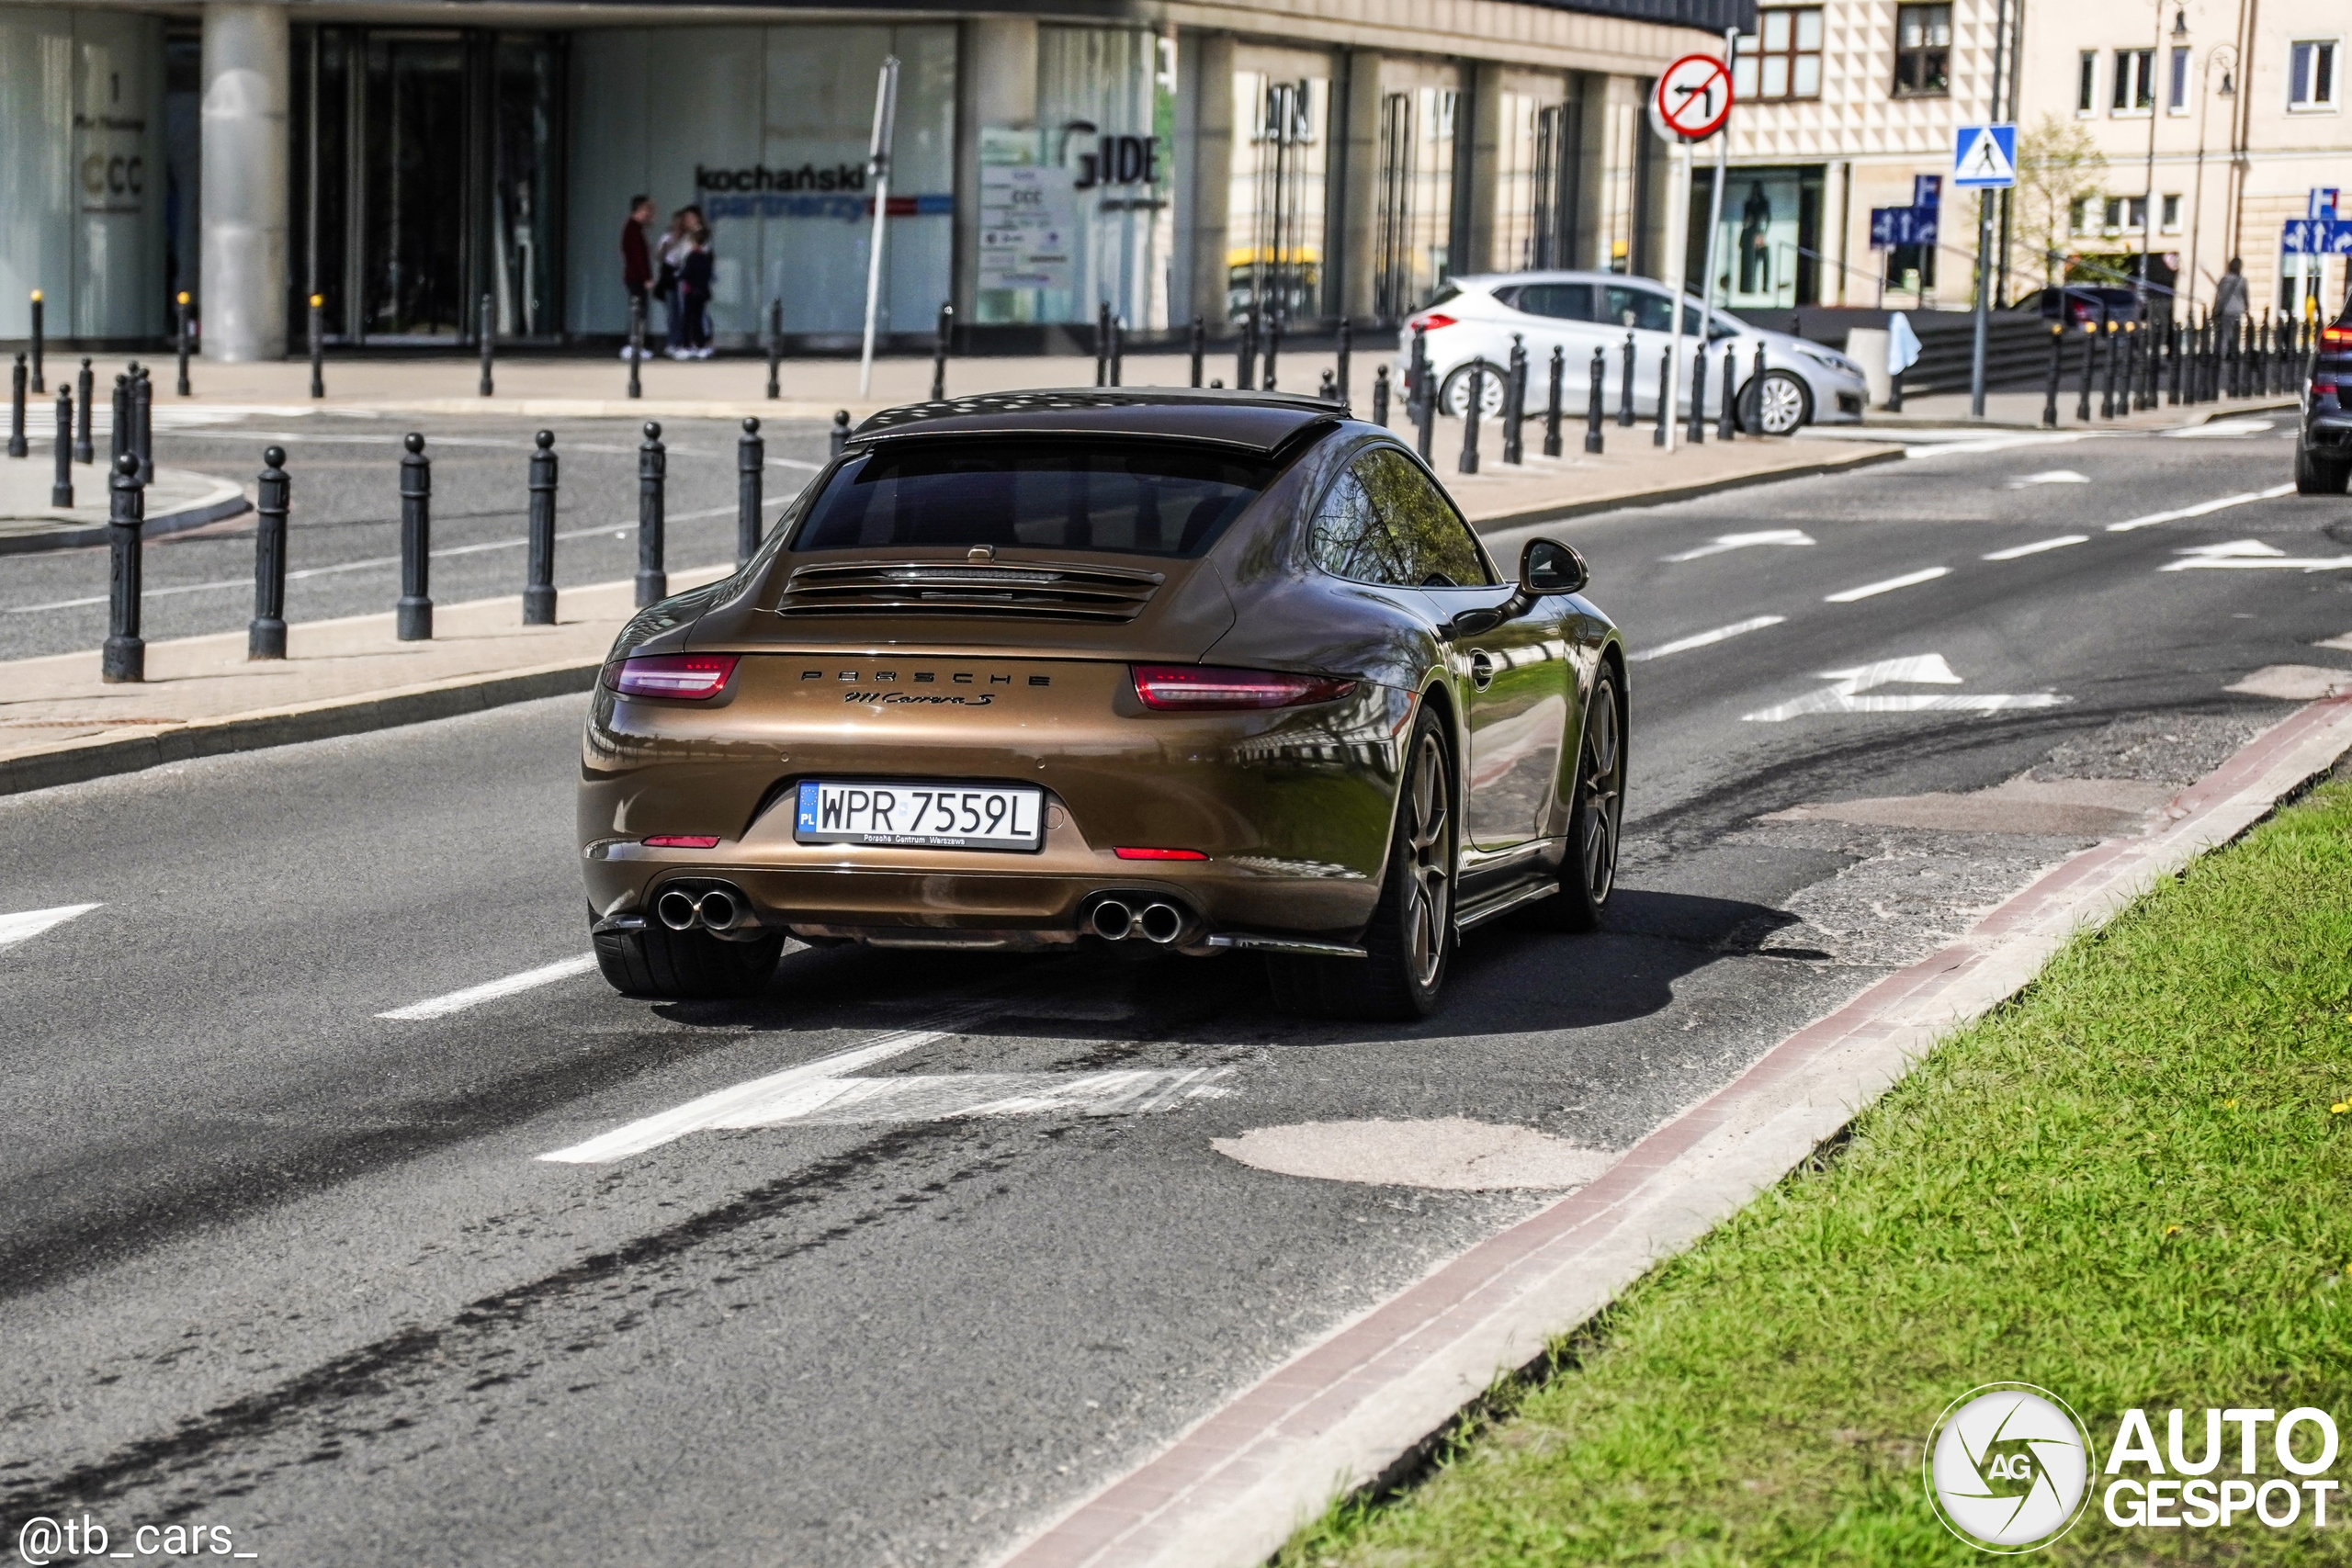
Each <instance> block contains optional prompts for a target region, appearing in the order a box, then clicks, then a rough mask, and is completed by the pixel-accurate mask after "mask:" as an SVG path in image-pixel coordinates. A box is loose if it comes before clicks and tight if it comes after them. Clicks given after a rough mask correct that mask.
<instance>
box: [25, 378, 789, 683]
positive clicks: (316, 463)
mask: <svg viewBox="0 0 2352 1568" xmlns="http://www.w3.org/2000/svg"><path fill="white" fill-rule="evenodd" d="M204 412H206V411H203V410H178V409H165V410H160V411H158V415H159V423H158V426H157V429H156V431H155V461H156V462H157V463H158V464H159V465H163V466H165V467H169V468H188V469H193V470H195V471H197V472H199V473H206V474H217V475H219V476H220V477H221V478H223V479H235V480H238V481H239V482H241V483H243V484H245V485H247V487H248V490H249V491H250V487H251V484H252V481H253V479H254V476H255V475H257V474H259V473H260V472H261V467H262V462H261V454H262V451H263V449H264V448H265V447H267V446H272V445H277V446H283V447H285V449H286V471H287V472H288V475H290V476H291V477H292V479H293V491H292V493H293V502H292V508H291V511H290V513H289V514H288V519H287V558H286V564H287V573H286V576H287V581H286V618H287V619H288V620H289V621H296V620H300V621H317V620H327V619H331V618H334V617H335V616H340V615H369V614H375V613H381V612H387V611H390V609H391V607H392V604H393V602H394V601H395V600H397V599H398V598H399V597H400V592H401V586H400V584H401V574H400V558H401V503H400V459H401V438H402V437H403V436H404V435H405V434H407V433H408V432H410V431H412V430H413V431H415V432H417V433H418V434H422V435H423V436H424V438H425V455H426V456H427V457H430V458H431V459H432V462H433V470H432V474H433V561H432V581H431V586H432V592H433V597H434V599H435V601H436V602H437V603H440V604H462V603H464V602H465V601H467V600H469V599H487V598H492V597H495V596H498V595H501V594H509V593H518V592H522V588H523V575H524V568H525V561H526V549H525V538H526V534H525V530H526V523H527V518H528V511H527V508H528V506H529V500H530V497H529V491H528V489H527V484H528V479H529V464H530V454H531V452H532V450H533V447H532V436H533V434H535V433H536V432H537V431H538V430H541V429H548V430H552V431H553V432H554V433H555V437H556V444H555V451H556V456H557V468H558V491H557V511H556V526H557V530H558V536H557V543H556V571H555V580H556V585H557V587H558V588H559V590H560V589H561V588H563V587H565V586H568V585H571V584H574V583H584V582H611V581H617V580H620V579H623V578H628V577H632V576H634V575H635V574H636V571H637V507H638V478H637V476H638V449H639V445H640V443H641V442H642V441H643V439H644V437H643V434H642V433H641V431H640V429H639V424H637V423H631V422H628V421H625V420H553V421H535V420H520V419H514V418H492V417H480V418H456V417H449V416H438V417H429V418H428V417H424V416H413V417H395V416H377V415H372V414H366V413H355V412H318V413H309V414H305V415H298V416H295V417H290V418H281V417H276V416H269V415H242V416H238V417H235V418H232V419H224V420H220V421H219V422H217V423H180V422H181V421H183V420H187V419H193V418H198V417H201V416H202V415H203V414H204ZM166 420H168V421H170V422H171V423H164V421H166ZM741 434H742V431H741V427H740V425H739V424H737V423H733V422H729V421H723V420H682V421H672V422H669V423H665V424H663V425H662V437H661V439H662V444H663V446H665V447H667V449H668V464H667V467H668V479H667V488H666V494H665V497H664V500H665V510H666V526H665V529H664V534H665V536H666V542H667V547H668V560H669V564H670V565H671V566H673V567H686V566H704V565H707V564H710V563H712V562H715V561H726V560H732V559H734V558H735V507H736V443H737V442H738V440H739V439H740V438H741ZM761 434H762V437H763V440H764V441H765V443H766V453H765V457H766V467H765V469H764V473H765V483H764V485H763V490H764V491H765V494H766V499H767V505H766V506H765V507H764V508H763V513H764V515H765V517H766V519H767V521H768V522H769V523H770V524H773V523H774V522H775V516H776V513H777V512H778V511H779V510H780V508H781V506H782V504H783V503H784V502H786V501H787V500H789V499H790V498H791V497H792V496H793V495H795V494H797V492H798V491H799V489H800V487H801V486H802V485H803V484H804V483H806V482H807V481H808V480H809V478H810V477H811V476H812V475H814V474H815V472H816V470H817V469H818V468H820V467H821V466H822V465H823V462H824V459H825V455H826V451H827V448H828V446H829V443H830V440H831V436H830V434H829V427H828V426H827V425H825V424H823V423H818V422H815V421H809V420H795V421H771V422H765V423H763V426H762V430H761ZM99 445H100V450H101V452H103V450H104V446H105V444H104V443H103V442H101V443H100V444H99ZM93 472H96V470H95V469H85V470H79V471H77V479H76V483H81V482H83V479H81V478H80V477H79V476H80V475H82V474H87V473H93ZM145 573H146V584H145V587H146V593H145V602H144V604H143V606H142V610H141V614H142V616H143V619H144V625H143V626H141V631H142V633H143V634H144V635H145V636H146V637H148V638H149V639H150V640H153V639H156V638H162V637H193V636H197V635H199V634H201V633H205V632H226V631H235V630H237V629H239V628H241V627H242V626H244V625H245V623H246V621H247V620H248V619H250V618H251V616H252V615H253V613H254V594H253V581H254V518H253V514H252V513H245V514H244V515H243V517H239V518H233V519H230V520H228V521H225V522H222V523H219V524H215V525H210V526H209V527H205V528H200V529H192V530H190V531H188V532H187V533H184V534H166V535H162V536H158V537H156V538H155V539H153V540H151V541H150V542H149V544H148V546H147V549H146V559H145ZM106 635H107V550H106V549H105V548H104V547H96V548H90V549H78V550H51V551H44V552H40V553H38V554H31V555H21V556H7V557H0V659H23V658H28V657H31V656H34V655H39V654H45V653H67V652H72V651H74V650H75V649H89V648H96V646H97V645H98V644H100V643H101V642H104V641H105V640H106Z"/></svg>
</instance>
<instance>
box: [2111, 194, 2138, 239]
mask: <svg viewBox="0 0 2352 1568" xmlns="http://www.w3.org/2000/svg"><path fill="white" fill-rule="evenodd" d="M2100 217H2101V220H2102V221H2101V224H2100V227H2101V228H2103V229H2104V230H2106V231H2107V232H2109V233H2110V234H2120V233H2124V232H2126V231H2132V230H2138V229H2144V228H2146V227H2147V226H2148V198H2147V197H2144V196H2110V197H2108V198H2107V202H2106V210H2105V212H2103V213H2102V214H2101V215H2100Z"/></svg>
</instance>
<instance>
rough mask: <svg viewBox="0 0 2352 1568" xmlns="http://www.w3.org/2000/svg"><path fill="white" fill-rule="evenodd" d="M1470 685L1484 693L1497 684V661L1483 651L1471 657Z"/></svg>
mask: <svg viewBox="0 0 2352 1568" xmlns="http://www.w3.org/2000/svg"><path fill="white" fill-rule="evenodd" d="M1470 683H1471V684H1472V685H1473V686H1476V687H1477V688H1478V690H1480V691H1482V692H1483V691H1485V690H1486V689H1487V687H1489V686H1491V685H1493V684H1494V683H1495V661H1494V660H1491V659H1489V658H1487V656H1486V654H1485V653H1484V652H1483V651H1481V652H1478V653H1474V654H1472V655H1471V656H1470Z"/></svg>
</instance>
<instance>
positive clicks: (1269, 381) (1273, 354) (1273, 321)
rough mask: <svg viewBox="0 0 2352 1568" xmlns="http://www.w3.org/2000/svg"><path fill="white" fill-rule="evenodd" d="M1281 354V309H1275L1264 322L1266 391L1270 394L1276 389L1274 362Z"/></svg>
mask: <svg viewBox="0 0 2352 1568" xmlns="http://www.w3.org/2000/svg"><path fill="white" fill-rule="evenodd" d="M1282 353H1283V313H1282V310H1281V308H1280V307H1276V309H1275V310H1274V313H1273V314H1272V316H1270V317H1268V318H1267V320H1266V390H1268V391H1270V392H1271V391H1273V390H1275V389H1276V384H1275V381H1274V361H1275V360H1277V359H1280V358H1281V357H1282Z"/></svg>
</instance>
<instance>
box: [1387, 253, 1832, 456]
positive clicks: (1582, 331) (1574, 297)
mask: <svg viewBox="0 0 2352 1568" xmlns="http://www.w3.org/2000/svg"><path fill="white" fill-rule="evenodd" d="M1682 303H1683V323H1682V331H1683V338H1682V344H1683V348H1682V353H1683V363H1682V365H1681V367H1679V370H1678V372H1677V375H1676V378H1675V391H1674V403H1675V410H1676V413H1677V415H1678V417H1680V416H1687V415H1688V414H1689V412H1690V409H1691V370H1690V363H1691V355H1692V351H1693V350H1694V349H1695V348H1696V347H1697V345H1698V342H1699V319H1700V304H1699V301H1698V300H1697V299H1693V298H1692V297H1691V296H1690V295H1687V294H1686V295H1684V296H1683V300H1682ZM1416 324H1419V325H1421V326H1425V327H1426V328H1428V330H1429V356H1430V372H1431V374H1432V375H1433V376H1435V378H1437V384H1438V408H1439V410H1440V411H1441V412H1444V413H1445V414H1447V415H1449V416H1450V417H1453V418H1456V419H1458V418H1460V417H1461V415H1462V412H1463V409H1464V406H1465V405H1466V404H1467V403H1468V402H1469V400H1470V382H1471V378H1472V370H1473V367H1474V366H1476V365H1480V364H1483V365H1484V366H1485V367H1486V387H1485V395H1484V396H1483V397H1482V398H1481V400H1480V402H1479V410H1480V417H1482V418H1492V417H1494V416H1497V415H1499V414H1500V413H1501V412H1502V407H1503V376H1504V367H1506V366H1508V365H1509V364H1510V345H1511V339H1512V338H1514V337H1516V338H1519V339H1520V340H1521V342H1523V343H1524V344H1526V347H1527V361H1528V364H1527V407H1528V411H1529V412H1531V413H1534V412H1539V411H1541V410H1542V409H1543V408H1544V406H1545V403H1546V401H1547V400H1548V399H1549V397H1550V380H1551V374H1552V371H1551V361H1552V351H1553V349H1554V348H1555V347H1556V348H1562V349H1565V350H1566V367H1565V368H1566V376H1565V378H1564V381H1565V385H1564V386H1563V388H1562V402H1563V404H1564V405H1565V406H1566V409H1567V411H1568V412H1569V415H1570V417H1572V418H1582V417H1583V415H1584V413H1585V409H1586V402H1587V399H1588V398H1589V395H1590V393H1589V388H1590V382H1589V377H1590V375H1591V362H1592V356H1593V351H1594V350H1595V349H1598V350H1600V353H1601V356H1602V358H1601V364H1602V369H1603V374H1602V377H1601V406H1602V408H1603V409H1604V410H1605V411H1607V412H1608V414H1609V415H1610V416H1611V417H1614V416H1615V414H1616V412H1617V409H1618V405H1619V402H1620V400H1622V398H1623V383H1624V374H1625V368H1624V353H1625V347H1626V344H1629V343H1630V344H1632V345H1633V350H1634V375H1633V381H1634V396H1633V403H1634V413H1635V414H1637V415H1643V416H1647V417H1650V418H1655V417H1656V416H1657V399H1658V380H1659V371H1660V367H1661V366H1662V364H1663V362H1664V354H1665V350H1666V347H1667V345H1668V343H1669V342H1671V341H1672V337H1673V330H1674V316H1673V314H1672V307H1671V306H1670V305H1669V304H1668V295H1667V289H1666V287H1665V285H1663V284H1659V283H1653V282H1651V281H1650V280H1649V279H1648V278H1645V277H1629V276H1626V275H1624V274H1623V273H1613V272H1510V273H1493V274H1487V275H1485V276H1476V277H1456V278H1453V279H1450V280H1449V281H1448V282H1446V283H1445V284H1444V285H1443V286H1442V288H1439V289H1438V291H1437V294H1436V296H1435V297H1434V298H1433V299H1430V302H1429V303H1428V304H1427V305H1425V306H1423V307H1422V308H1421V309H1420V310H1417V311H1415V312H1414V313H1413V314H1412V315H1411V316H1410V317H1408V319H1407V320H1406V321H1405V324H1404V326H1403V328H1402V329H1401V330H1400V331H1399V332H1398V333H1397V375H1398V377H1399V382H1398V384H1399V385H1400V386H1401V385H1403V384H1404V382H1403V379H1402V378H1403V377H1404V376H1405V375H1407V374H1408V372H1409V369H1410V360H1411V355H1412V344H1413V328H1414V326H1415V325H1416ZM1706 344H1707V390H1706V405H1707V407H1706V412H1708V413H1709V414H1711V415H1712V414H1713V412H1715V411H1716V410H1717V409H1718V408H1719V407H1721V401H1720V400H1721V399H1722V397H1723V364H1724V350H1725V349H1726V348H1728V349H1730V350H1731V351H1732V352H1733V355H1734V357H1735V360H1736V364H1737V365H1738V367H1739V377H1738V389H1737V402H1736V407H1737V409H1738V411H1739V418H1740V425H1741V428H1742V429H1745V430H1750V431H1754V430H1759V429H1760V430H1761V431H1762V432H1763V434H1767V435H1786V434H1791V433H1792V432H1793V431H1795V430H1796V429H1797V428H1798V427H1799V426H1801V425H1804V424H1808V423H1812V422H1814V421H1815V420H1819V421H1821V422H1823V423H1856V422H1859V421H1860V419H1861V417H1862V409H1863V407H1864V405H1865V403H1866V401H1867V400H1868V398H1869V384H1868V382H1867V381H1866V380H1865V379H1864V378H1863V376H1862V367H1860V366H1859V365H1857V364H1855V363H1854V362H1853V361H1852V360H1850V359H1849V358H1847V357H1846V356H1845V355H1842V354H1840V353H1838V351H1837V350H1836V349H1834V348H1827V347H1825V346H1823V345H1822V344H1817V343H1813V342H1809V341H1807V340H1806V339H1804V338H1801V337H1792V336H1791V335H1790V334H1789V333H1775V332H1767V331H1765V330H1764V329H1763V328H1761V327H1756V326H1751V325H1749V324H1748V323H1747V322H1746V321H1741V320H1740V319H1739V318H1738V317H1736V316H1734V315H1731V314H1730V313H1728V312H1726V311H1724V310H1717V311H1715V312H1714V320H1713V325H1712V326H1711V327H1710V328H1709V330H1708V333H1707V336H1706ZM1759 344H1760V345H1761V346H1762V348H1763V350H1764V371H1763V378H1762V382H1761V385H1760V386H1759V385H1758V384H1757V371H1756V350H1757V348H1758V345H1759Z"/></svg>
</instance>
